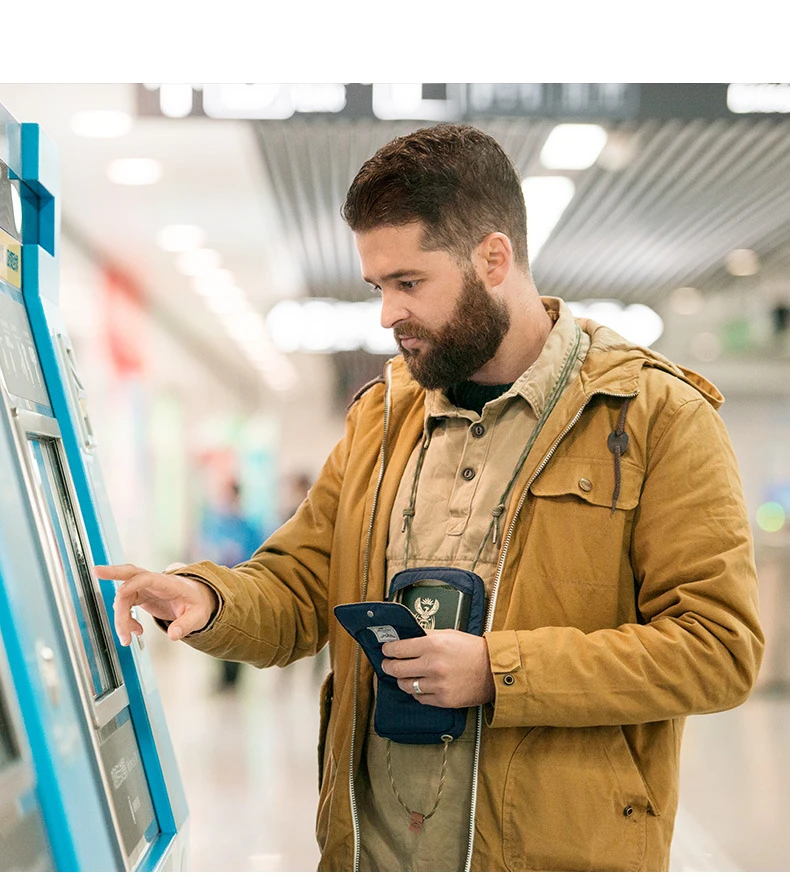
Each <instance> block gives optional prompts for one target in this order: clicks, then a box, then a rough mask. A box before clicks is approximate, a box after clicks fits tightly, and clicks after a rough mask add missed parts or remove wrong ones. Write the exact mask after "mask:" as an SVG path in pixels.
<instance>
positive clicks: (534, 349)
mask: <svg viewBox="0 0 790 885" xmlns="http://www.w3.org/2000/svg"><path fill="white" fill-rule="evenodd" d="M553 325H554V324H553V322H552V320H551V317H550V316H549V315H548V314H547V313H546V309H545V308H544V306H543V302H542V301H541V300H540V297H539V295H538V293H537V290H534V289H533V290H532V291H531V292H530V293H529V294H528V295H527V296H526V297H524V298H523V299H520V301H519V302H518V307H516V308H511V322H510V329H508V332H507V334H506V335H505V337H504V338H503V339H502V343H501V344H500V345H499V349H498V350H497V352H496V354H495V355H494V357H493V358H492V359H490V360H489V361H488V362H487V363H486V364H485V365H484V366H483V367H482V368H481V369H480V370H479V371H477V372H475V374H474V375H472V377H471V378H470V380H471V381H476V382H477V383H478V384H512V383H513V382H514V381H515V380H516V379H517V378H519V377H521V375H523V374H524V372H526V371H527V369H528V368H529V367H530V366H531V365H532V364H533V363H534V362H535V360H536V359H537V358H538V356H540V352H541V350H543V345H544V344H545V343H546V339H547V338H548V337H549V333H550V332H551V329H552V326H553Z"/></svg>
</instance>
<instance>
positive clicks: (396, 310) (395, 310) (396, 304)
mask: <svg viewBox="0 0 790 885" xmlns="http://www.w3.org/2000/svg"><path fill="white" fill-rule="evenodd" d="M408 317H409V311H408V310H407V309H406V307H405V305H404V304H403V302H402V301H401V299H400V298H398V296H397V294H396V293H387V292H384V291H382V293H381V325H382V326H383V327H384V328H385V329H391V328H392V327H393V326H394V325H395V324H396V323H399V322H402V321H403V320H405V319H408Z"/></svg>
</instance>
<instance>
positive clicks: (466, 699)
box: [381, 630, 494, 707]
mask: <svg viewBox="0 0 790 885" xmlns="http://www.w3.org/2000/svg"><path fill="white" fill-rule="evenodd" d="M381 650H382V651H383V652H384V655H385V660H384V662H383V663H382V669H383V670H384V672H385V673H387V674H388V675H390V676H394V677H395V678H396V679H397V680H398V687H399V688H400V689H402V690H403V691H405V692H407V693H408V694H412V695H415V697H416V698H417V700H418V701H419V702H420V703H422V704H431V705H432V706H434V707H476V706H478V704H485V703H487V702H488V701H492V700H493V699H494V677H493V676H492V675H491V665H490V663H489V660H488V646H487V644H486V641H485V639H483V638H482V637H481V636H472V635H471V634H470V633H462V632H460V631H459V630H432V631H430V632H429V633H428V635H427V636H420V637H418V638H416V639H401V640H398V641H397V642H385V643H384V645H382V647H381ZM415 679H419V688H420V694H415V692H414V680H415Z"/></svg>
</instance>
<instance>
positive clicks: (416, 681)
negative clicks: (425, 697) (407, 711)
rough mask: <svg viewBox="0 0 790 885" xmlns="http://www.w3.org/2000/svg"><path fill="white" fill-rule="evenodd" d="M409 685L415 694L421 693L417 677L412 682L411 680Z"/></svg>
mask: <svg viewBox="0 0 790 885" xmlns="http://www.w3.org/2000/svg"><path fill="white" fill-rule="evenodd" d="M411 687H412V688H413V689H414V693H415V694H422V690H421V689H420V680H419V679H415V680H414V682H412V684H411Z"/></svg>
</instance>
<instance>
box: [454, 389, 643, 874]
mask: <svg viewBox="0 0 790 885" xmlns="http://www.w3.org/2000/svg"><path fill="white" fill-rule="evenodd" d="M638 393H639V390H638V389H637V390H635V391H634V392H633V393H611V392H609V391H606V390H596V391H594V392H593V393H591V394H589V396H587V398H586V399H585V400H584V402H583V403H582V405H581V407H580V409H579V411H578V412H577V413H576V414H575V415H574V416H573V418H572V419H571V422H570V423H569V424H568V425H567V426H566V428H565V430H563V431H562V433H561V434H560V435H559V436H558V437H557V439H556V441H555V442H554V445H552V447H551V448H550V449H549V450H548V452H547V453H546V456H545V457H544V458H543V460H542V461H541V462H540V464H539V465H538V466H537V468H536V469H535V472H534V473H533V474H532V476H531V477H530V478H529V481H528V482H527V484H526V486H525V487H524V491H523V492H522V494H521V499H520V500H519V502H518V506H517V507H516V512H515V513H514V514H513V519H511V520H510V525H509V526H508V530H507V533H506V534H505V539H504V541H503V542H502V553H501V555H500V557H499V565H498V566H497V571H496V576H495V578H494V585H493V587H492V589H491V599H490V600H489V603H488V612H487V615H486V623H485V627H484V632H485V633H490V632H491V628H492V627H493V625H494V611H495V609H496V601H497V596H498V595H499V584H500V581H501V580H502V572H503V571H504V568H505V559H506V558H507V552H508V548H509V547H510V541H511V538H512V537H513V532H514V530H515V527H516V520H517V519H518V517H519V514H520V513H521V510H522V508H523V506H524V502H525V501H526V499H527V492H528V491H529V489H530V486H531V485H532V483H533V482H535V480H536V479H537V478H538V476H539V475H540V473H541V472H542V471H543V468H544V467H545V466H546V465H547V464H548V463H549V461H550V460H551V457H552V455H553V454H554V453H555V452H556V451H557V449H558V448H559V445H560V443H561V442H562V441H563V440H564V439H565V437H566V436H567V435H568V434H569V433H570V432H571V430H573V428H574V427H575V426H576V424H577V423H578V421H579V419H580V418H581V416H582V413H583V412H584V410H585V409H586V408H587V406H588V405H589V404H590V400H592V398H593V397H594V396H613V397H618V398H619V399H633V398H634V397H636V396H637V395H638ZM482 731H483V707H482V706H480V707H478V708H477V731H476V733H475V756H474V764H473V766H472V807H471V818H470V823H469V850H468V852H467V855H466V864H465V866H464V872H465V873H468V872H470V870H471V867H472V852H473V849H474V838H475V813H476V810H477V780H478V775H479V771H480V738H481V737H482Z"/></svg>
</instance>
